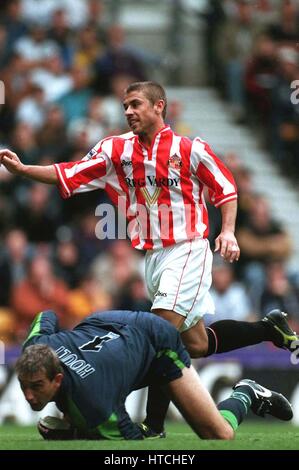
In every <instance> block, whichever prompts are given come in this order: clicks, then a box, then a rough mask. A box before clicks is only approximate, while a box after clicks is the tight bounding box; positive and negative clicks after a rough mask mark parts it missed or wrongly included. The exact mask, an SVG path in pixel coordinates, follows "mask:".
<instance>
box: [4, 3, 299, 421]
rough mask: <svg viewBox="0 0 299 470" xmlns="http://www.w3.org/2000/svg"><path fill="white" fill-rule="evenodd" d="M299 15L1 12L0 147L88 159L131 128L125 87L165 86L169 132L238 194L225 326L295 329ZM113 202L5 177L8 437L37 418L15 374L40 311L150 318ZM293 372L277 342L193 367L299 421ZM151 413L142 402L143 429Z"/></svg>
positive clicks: (72, 6)
mask: <svg viewBox="0 0 299 470" xmlns="http://www.w3.org/2000/svg"><path fill="white" fill-rule="evenodd" d="M298 14H299V6H298V2H297V1H296V0H294V1H290V0H256V1H254V2H251V1H249V0H240V1H237V0H223V1H221V0H219V1H217V0H210V1H205V0H164V1H163V2H159V1H155V0H147V1H146V0H142V1H141V0H140V1H134V0H109V1H108V0H106V1H104V0H103V1H100V0H59V1H58V0H11V1H2V2H1V4H0V79H1V80H2V82H4V84H5V104H1V105H0V145H1V148H4V147H7V146H8V147H9V148H11V149H13V150H14V151H16V152H17V153H18V155H19V156H20V158H21V159H22V161H23V162H24V163H28V164H50V163H52V162H56V161H65V160H77V159H80V158H81V157H82V156H84V155H85V154H86V153H87V151H88V150H89V149H90V148H91V147H92V146H93V145H94V144H95V143H96V142H97V141H98V140H100V139H101V138H102V137H103V136H106V135H109V134H117V133H122V132H123V131H125V130H126V124H125V121H124V117H123V112H122V106H121V101H120V99H121V96H122V90H123V89H124V88H125V86H126V84H128V83H130V82H131V81H135V80H143V79H155V80H159V81H161V83H163V85H165V86H166V89H167V91H168V94H169V97H170V98H169V106H168V116H167V122H168V123H169V124H171V126H172V127H173V128H174V129H175V130H176V131H177V132H178V133H183V134H188V135H189V136H190V137H192V136H195V135H200V136H201V137H202V138H203V139H206V140H207V141H208V142H209V143H210V144H211V145H212V147H213V148H214V150H215V151H216V153H217V154H218V155H219V156H220V157H221V158H223V159H224V161H225V162H226V163H227V164H228V166H229V167H230V168H231V170H232V171H233V173H234V175H235V178H236V180H237V183H238V187H239V192H240V199H239V204H240V210H239V215H238V224H237V236H238V238H239V242H240V246H241V251H242V258H241V260H240V262H239V263H238V265H236V267H235V268H234V269H233V268H232V267H231V266H230V265H227V264H224V263H223V262H222V261H221V260H219V259H218V258H217V257H216V258H215V263H214V271H213V274H214V288H213V295H214V298H215V302H216V307H217V308H216V310H217V312H218V314H217V317H216V318H219V319H220V318H223V317H224V316H226V317H227V318H232V319H240V320H244V319H249V320H254V319H257V318H262V317H263V316H264V315H265V313H266V312H267V311H269V310H270V309H271V308H276V307H277V308H281V309H283V310H286V311H288V312H289V316H290V320H291V323H292V324H293V326H294V328H295V329H296V328H297V331H298V330H299V326H298V323H299V269H298V260H299V242H298V231H299V214H298V209H297V205H298V188H297V185H296V182H297V179H298V169H299V165H298V158H297V157H298V151H299V150H298V149H299V109H298V107H299V105H298V103H297V102H296V101H298V100H296V99H291V98H292V96H293V97H294V96H295V97H296V96H297V95H296V94H294V93H293V95H292V92H294V90H292V88H291V84H292V82H293V81H294V80H296V79H298V78H299V73H298V63H299V61H298V53H299V50H298V43H299V40H298V39H299V37H298V36H299V28H298ZM106 202H108V200H107V197H106V195H105V194H104V193H103V192H101V191H96V192H92V193H89V194H86V195H80V196H78V197H74V198H73V199H72V200H69V201H62V200H61V199H60V198H59V195H58V192H57V190H56V189H55V188H51V187H47V186H46V185H40V184H37V183H32V182H29V181H26V180H25V179H20V178H15V177H12V176H11V175H9V174H8V173H7V172H6V171H5V169H4V168H0V214H1V216H0V241H1V244H0V339H1V341H2V344H1V348H0V349H1V350H0V359H3V360H1V362H2V363H3V365H0V423H2V424H3V425H5V424H6V423H11V422H17V423H20V424H29V423H32V422H34V421H36V416H34V415H33V414H32V413H31V412H30V410H29V409H28V407H27V406H26V404H25V403H24V400H23V399H22V396H21V394H20V392H19V390H18V385H17V381H16V379H15V376H14V374H13V363H14V361H15V358H16V357H17V355H18V353H19V350H20V344H21V342H22V340H23V339H24V336H25V332H26V330H27V328H28V326H29V325H30V323H31V321H32V319H33V317H34V315H35V314H36V313H37V312H38V311H40V310H42V309H45V308H49V307H50V308H53V309H55V310H56V311H57V312H58V314H59V317H60V321H61V324H62V326H63V327H71V326H72V325H74V324H75V323H76V322H78V321H79V320H80V319H81V318H83V317H84V316H85V315H86V314H88V313H89V312H91V311H93V310H105V309H111V308H125V309H132V310H136V309H138V310H148V309H149V308H150V303H149V301H148V298H147V294H146V291H145V287H144V279H143V256H144V254H143V253H139V252H137V251H136V250H135V251H134V250H133V249H132V248H130V244H129V242H128V241H127V240H99V238H97V237H96V235H95V229H96V226H97V223H98V222H99V218H98V217H96V216H95V208H96V207H97V206H98V205H99V204H101V203H106ZM210 215H211V218H210V220H211V230H210V241H211V244H212V245H213V239H214V237H215V234H217V232H218V230H219V224H220V221H219V214H217V213H216V212H215V210H214V209H213V208H212V207H210ZM116 217H117V216H116ZM208 321H209V320H207V322H208ZM296 325H297V326H296ZM296 359H297V358H296V357H294V361H293V362H295V363H293V364H292V363H291V361H290V357H289V354H288V353H287V352H284V351H281V350H277V349H276V348H275V347H274V346H272V345H269V344H266V345H261V346H258V347H255V348H247V349H246V350H244V351H240V352H237V353H233V354H226V355H221V357H220V356H218V357H215V358H214V357H213V358H212V359H209V360H201V361H197V362H196V363H195V365H196V366H197V367H198V368H199V369H200V370H201V376H202V378H203V380H204V381H205V383H206V385H207V386H208V388H209V390H210V391H211V393H212V394H213V396H214V398H216V399H220V397H222V396H223V394H224V393H225V390H226V388H227V387H230V385H231V384H232V383H234V382H235V381H236V380H238V378H239V377H240V376H245V375H246V376H250V377H251V378H254V379H257V380H259V381H260V382H262V383H264V385H267V386H270V387H275V388H276V389H279V390H281V391H282V392H283V393H285V394H286V395H287V396H288V397H289V398H290V399H291V401H292V402H293V404H294V411H295V418H294V424H298V421H299V389H298V385H297V383H298V366H297V364H296ZM143 404H144V397H143V396H142V395H140V394H134V395H133V396H131V397H130V400H129V403H128V407H129V410H130V411H131V412H132V414H133V415H134V416H135V417H136V418H137V417H138V416H140V414H141V413H142V409H143V406H144V405H143ZM170 417H171V418H175V417H177V414H176V412H175V410H174V408H172V410H171V412H170Z"/></svg>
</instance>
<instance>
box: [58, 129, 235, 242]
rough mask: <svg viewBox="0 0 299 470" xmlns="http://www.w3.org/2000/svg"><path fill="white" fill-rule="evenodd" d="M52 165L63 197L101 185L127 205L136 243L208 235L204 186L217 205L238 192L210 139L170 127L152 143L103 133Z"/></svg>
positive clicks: (159, 133)
mask: <svg viewBox="0 0 299 470" xmlns="http://www.w3.org/2000/svg"><path fill="white" fill-rule="evenodd" d="M55 169H56V172H57V176H58V180H59V183H58V188H59V191H60V193H61V195H62V197H63V198H68V197H70V196H72V195H73V194H78V193H83V192H86V191H93V190H95V189H98V188H102V189H105V190H106V191H107V193H108V194H109V196H110V198H111V199H112V201H113V202H114V203H115V204H117V205H123V206H124V207H126V211H127V212H126V216H127V218H128V220H129V221H130V224H129V226H130V237H131V241H132V245H133V246H134V247H135V248H137V249H146V250H148V249H157V248H161V247H165V246H169V245H173V244H176V243H179V242H181V241H183V240H190V239H192V238H195V237H200V238H206V237H207V235H208V225H209V224H208V213H207V208H206V204H205V200H204V194H203V190H204V187H205V186H207V187H208V189H209V194H210V199H211V202H212V204H214V205H215V206H216V207H218V206H220V205H221V204H223V203H225V202H228V201H232V200H233V199H236V198H237V192H236V185H235V182H234V179H233V176H232V174H231V173H230V171H229V170H228V169H227V168H226V167H225V165H224V164H223V163H222V161H221V160H219V159H218V158H217V157H216V156H215V155H214V153H213V152H212V150H211V149H210V147H209V146H208V144H207V143H206V142H204V141H203V140H201V139H200V138H198V137H196V138H195V139H194V140H193V141H192V140H190V139H189V138H187V137H182V136H179V135H176V134H175V133H174V132H173V131H172V130H171V129H170V127H164V128H163V129H162V130H161V131H160V132H158V133H157V134H156V136H155V138H154V139H153V142H152V145H151V147H150V148H146V147H145V146H144V145H143V144H142V143H141V141H140V140H139V138H138V136H136V135H135V134H133V132H129V133H127V134H123V135H120V136H113V137H107V138H106V139H103V140H101V141H100V142H98V144H96V145H95V147H94V148H93V149H92V150H91V151H90V152H89V153H88V154H87V155H86V156H85V157H84V158H83V159H82V160H81V161H79V162H68V163H59V164H55ZM121 200H122V204H120V201H121ZM124 201H125V205H124V204H123V202H124Z"/></svg>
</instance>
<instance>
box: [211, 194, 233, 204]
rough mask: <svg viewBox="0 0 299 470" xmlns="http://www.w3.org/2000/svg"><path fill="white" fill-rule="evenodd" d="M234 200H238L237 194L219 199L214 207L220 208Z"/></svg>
mask: <svg viewBox="0 0 299 470" xmlns="http://www.w3.org/2000/svg"><path fill="white" fill-rule="evenodd" d="M235 199H238V195H237V194H230V195H229V196H227V197H225V198H223V199H221V200H220V201H218V202H217V203H215V204H214V206H215V207H220V206H222V204H225V203H226V202H229V201H234V200H235Z"/></svg>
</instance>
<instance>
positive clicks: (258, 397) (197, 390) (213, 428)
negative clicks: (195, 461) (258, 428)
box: [167, 366, 293, 440]
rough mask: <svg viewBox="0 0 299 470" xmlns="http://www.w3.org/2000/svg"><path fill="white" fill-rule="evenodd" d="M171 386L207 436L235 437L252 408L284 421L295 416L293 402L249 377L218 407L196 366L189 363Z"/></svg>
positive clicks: (182, 408) (176, 398)
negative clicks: (200, 377)
mask: <svg viewBox="0 0 299 470" xmlns="http://www.w3.org/2000/svg"><path fill="white" fill-rule="evenodd" d="M167 390H168V392H169V394H170V396H171V399H172V400H173V402H174V403H175V405H176V406H177V408H178V409H179V410H180V412H181V413H182V415H183V417H184V418H185V419H186V421H187V422H188V423H189V424H190V426H191V427H192V429H193V430H194V431H195V432H196V433H197V434H198V435H199V436H200V437H201V438H204V439H226V440H227V439H233V437H234V432H235V431H236V429H237V428H238V426H239V425H240V424H241V422H242V421H243V419H244V417H245V416H246V415H247V412H248V410H249V409H251V410H252V411H253V412H254V413H255V414H256V415H258V416H262V417H264V416H265V415H266V414H270V415H272V416H274V417H275V418H277V419H280V420H283V421H289V420H290V419H292V417H293V411H292V407H291V404H290V403H289V402H288V400H287V399H286V398H285V397H284V396H283V395H282V394H280V393H277V392H274V391H271V390H269V389H267V388H265V387H263V386H261V385H259V384H257V383H256V382H254V381H253V380H248V379H246V380H241V381H240V382H238V383H237V384H236V385H235V387H234V390H233V392H232V394H231V396H230V397H229V398H227V399H226V400H224V401H222V402H221V403H219V404H218V407H217V408H218V409H217V408H216V405H215V404H214V402H213V400H212V398H211V396H210V394H209V393H208V391H207V390H206V389H205V387H204V386H203V385H202V384H201V382H200V379H199V377H198V375H197V373H196V371H195V369H194V368H193V367H192V366H191V367H190V368H187V367H185V368H184V369H183V371H182V376H181V377H180V378H178V379H176V380H173V381H172V382H170V383H169V384H168V385H167Z"/></svg>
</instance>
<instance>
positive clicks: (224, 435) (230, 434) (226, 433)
mask: <svg viewBox="0 0 299 470" xmlns="http://www.w3.org/2000/svg"><path fill="white" fill-rule="evenodd" d="M234 437H235V433H234V431H233V428H231V427H230V425H229V424H228V425H227V426H225V428H224V429H221V430H220V431H218V433H217V437H215V439H221V440H223V441H231V440H232V439H234Z"/></svg>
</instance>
